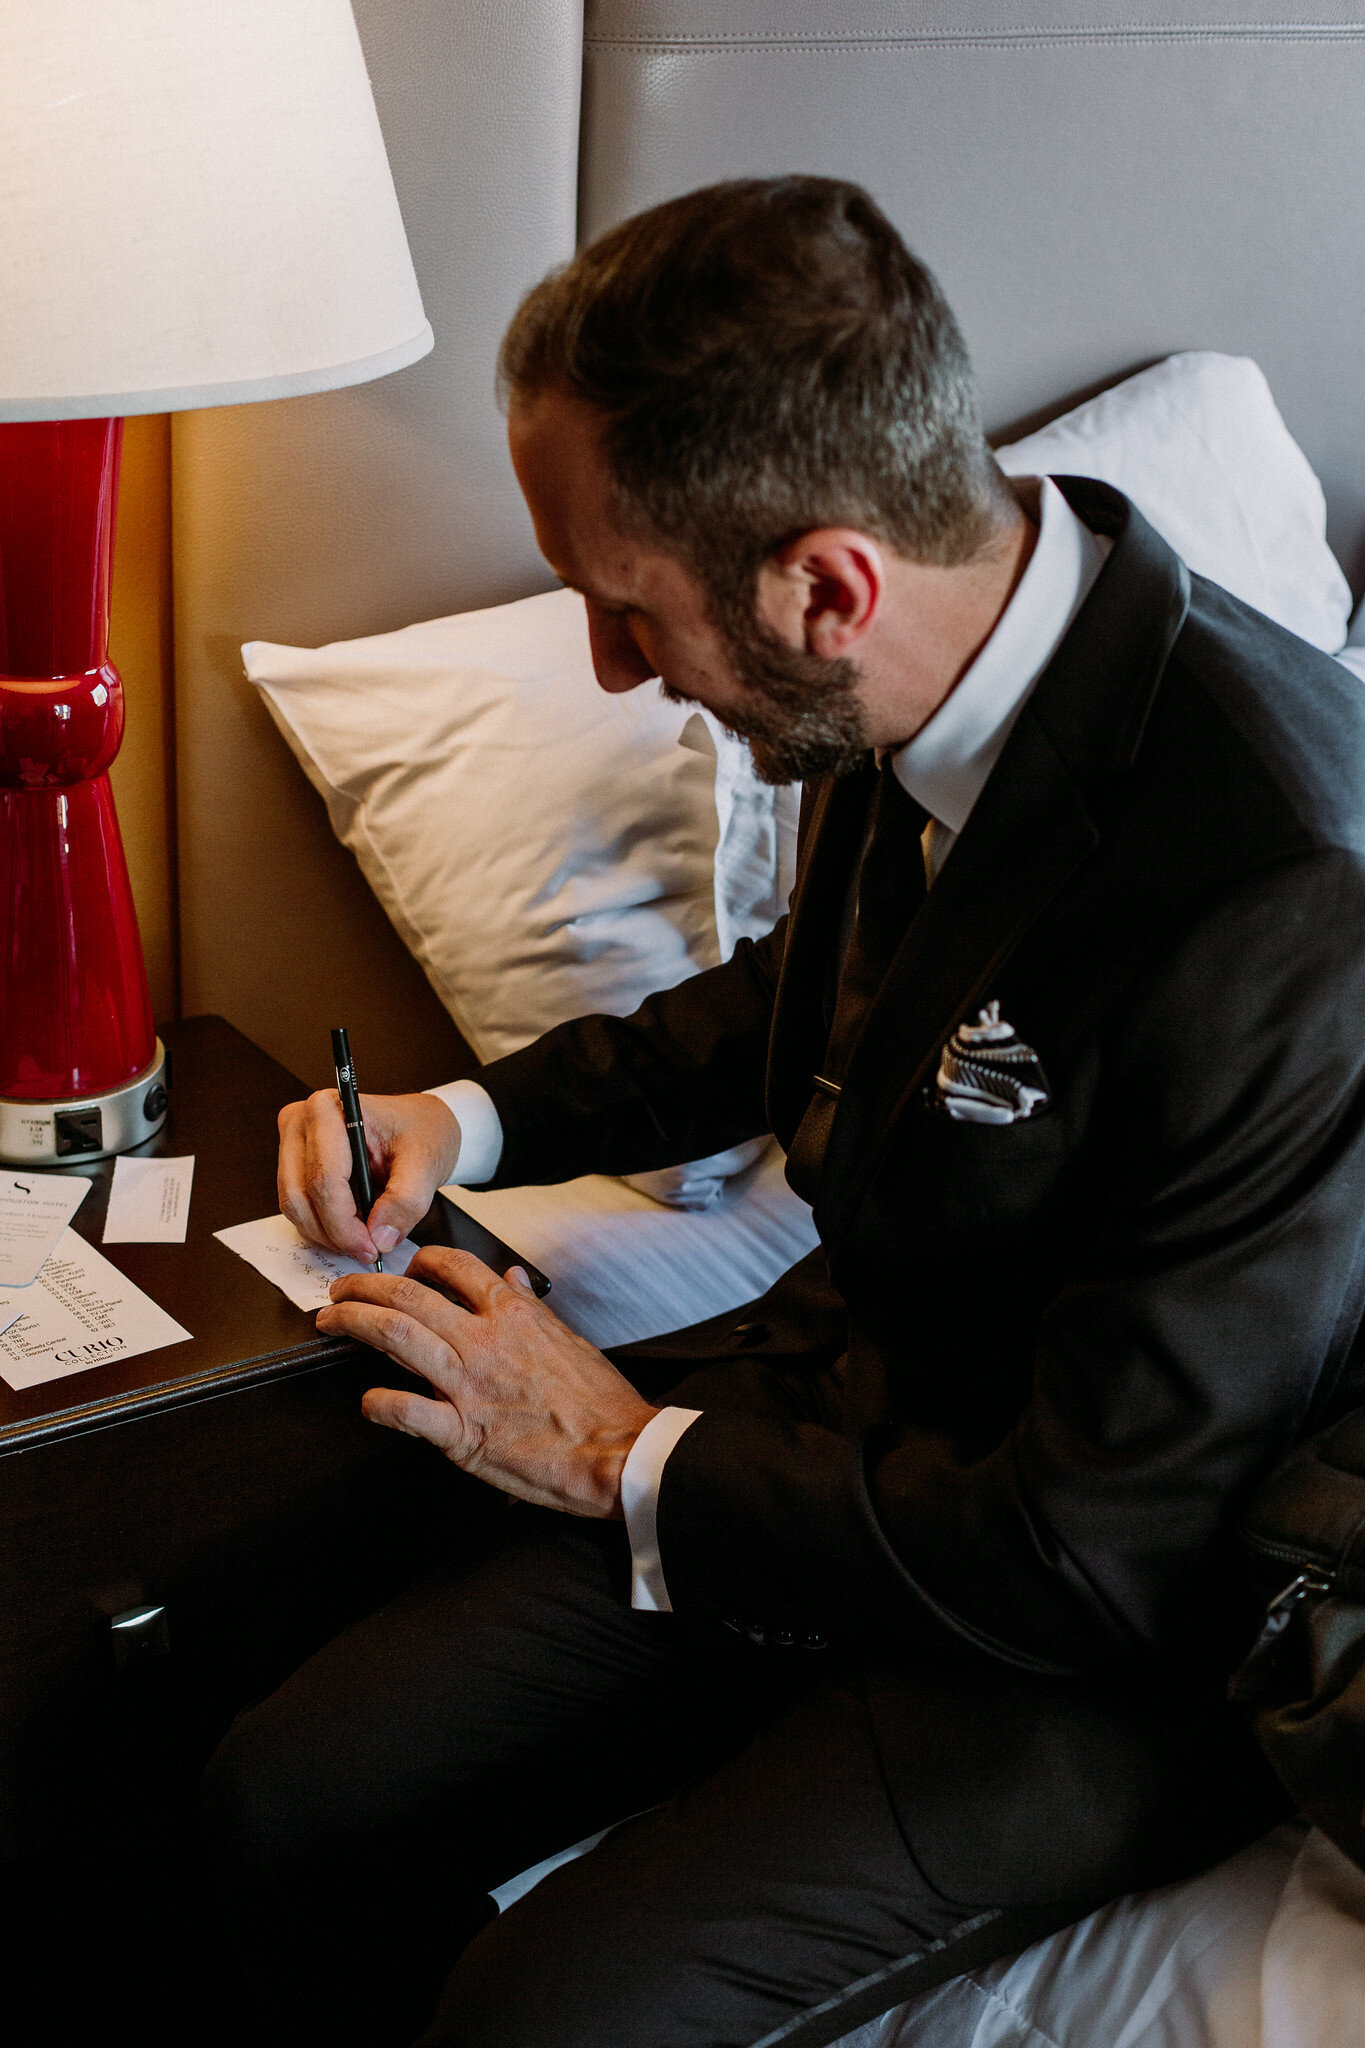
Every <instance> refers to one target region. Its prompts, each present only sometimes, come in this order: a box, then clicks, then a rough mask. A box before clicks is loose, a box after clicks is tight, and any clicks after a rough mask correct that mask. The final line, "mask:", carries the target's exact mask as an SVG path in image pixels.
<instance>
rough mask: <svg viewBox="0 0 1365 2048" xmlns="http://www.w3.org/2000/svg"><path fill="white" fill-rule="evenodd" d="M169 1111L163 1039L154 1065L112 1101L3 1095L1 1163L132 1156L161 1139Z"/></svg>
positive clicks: (71, 1161)
mask: <svg viewBox="0 0 1365 2048" xmlns="http://www.w3.org/2000/svg"><path fill="white" fill-rule="evenodd" d="M168 1107H169V1102H168V1099H167V1095H166V1048H165V1046H164V1045H163V1044H162V1043H161V1040H160V1039H159V1038H158V1039H157V1041H156V1051H155V1053H154V1054H153V1056H152V1062H151V1065H150V1066H148V1067H144V1068H143V1070H142V1072H141V1073H140V1074H139V1075H137V1077H136V1078H135V1079H134V1080H132V1081H128V1082H125V1084H124V1085H123V1087H122V1088H115V1089H112V1090H111V1091H110V1092H109V1093H108V1094H107V1095H71V1096H67V1097H65V1098H62V1099H59V1100H57V1101H44V1102H19V1101H17V1100H16V1099H15V1098H14V1097H13V1096H8V1095H0V1162H2V1163H3V1164H4V1165H6V1166H33V1167H40V1166H80V1165H82V1164H83V1163H84V1162H85V1161H86V1160H88V1159H104V1158H107V1157H108V1155H109V1153H111V1152H128V1151H131V1149H132V1147H133V1146H134V1145H143V1144H145V1143H146V1141H147V1139H148V1138H152V1137H155V1136H156V1133H157V1132H158V1131H159V1130H160V1129H161V1126H162V1125H163V1124H164V1123H165V1121H166V1111H167V1109H168Z"/></svg>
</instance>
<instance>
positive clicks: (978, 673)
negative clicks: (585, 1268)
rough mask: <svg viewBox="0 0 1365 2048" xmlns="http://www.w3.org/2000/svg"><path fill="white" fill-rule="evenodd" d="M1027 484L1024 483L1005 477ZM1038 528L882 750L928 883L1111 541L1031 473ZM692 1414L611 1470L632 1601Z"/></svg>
mask: <svg viewBox="0 0 1365 2048" xmlns="http://www.w3.org/2000/svg"><path fill="white" fill-rule="evenodd" d="M1012 481H1013V483H1014V484H1015V486H1016V487H1023V489H1025V490H1026V489H1027V488H1028V486H1029V483H1030V479H1028V478H1025V477H1021V478H1016V479H1013V480H1012ZM1038 512H1039V532H1038V538H1037V540H1036V542H1035V543H1034V548H1033V553H1032V555H1031V556H1030V558H1029V563H1028V567H1027V568H1026V569H1025V571H1024V573H1023V575H1022V577H1021V578H1020V579H1019V583H1018V585H1017V587H1016V589H1015V592H1014V595H1013V597H1012V598H1011V599H1010V601H1009V603H1008V605H1007V606H1006V607H1005V610H1004V612H1003V613H1002V614H1001V617H1000V619H999V621H998V623H997V625H996V628H995V631H994V632H993V633H992V634H991V637H990V639H989V640H988V641H987V642H986V644H985V646H984V647H983V648H982V650H981V652H980V653H979V654H978V655H977V657H976V660H975V661H974V662H973V663H972V665H971V667H970V668H969V669H968V670H967V672H966V674H965V675H964V676H963V677H962V678H961V680H960V681H959V682H958V684H957V686H956V687H955V688H954V689H953V690H952V691H950V693H949V694H948V696H947V697H945V699H944V700H943V702H942V704H940V706H939V708H938V710H937V711H936V712H935V713H934V715H933V717H932V718H930V719H929V721H928V723H927V724H925V725H923V726H921V728H920V730H919V731H918V732H917V733H916V734H915V737H914V738H913V739H912V740H909V741H907V743H906V745H905V746H903V747H902V748H901V749H900V750H899V752H898V753H897V754H896V755H895V756H894V757H893V760H892V767H893V768H894V770H895V774H896V779H897V781H898V782H899V783H900V784H901V786H902V787H903V788H904V789H906V790H908V791H909V793H910V795H911V796H912V797H914V798H915V800H916V802H917V803H920V804H922V805H923V806H924V808H925V810H926V811H928V813H929V823H928V825H927V826H926V828H925V833H924V857H925V866H926V869H927V872H928V877H929V882H930V884H931V886H932V884H933V882H934V881H935V880H936V879H937V876H938V874H939V871H940V869H941V868H942V866H943V863H944V861H945V860H947V858H948V855H949V854H950V853H951V852H952V849H953V846H954V843H955V842H956V840H957V837H958V834H959V833H960V832H961V830H962V828H963V826H964V825H965V824H966V822H967V819H968V817H969V816H970V815H971V812H972V808H973V806H974V805H975V803H976V800H977V798H978V797H979V796H980V794H981V792H982V790H983V789H984V788H985V786H986V780H987V778H988V776H989V775H990V772H991V770H992V769H993V768H994V766H995V764H996V762H997V761H998V760H999V758H1000V755H1001V753H1002V752H1003V751H1004V746H1005V742H1006V740H1007V739H1008V738H1009V736H1010V733H1011V731H1012V730H1013V728H1014V722H1015V720H1016V719H1017V718H1018V716H1019V713H1020V712H1021V711H1022V710H1023V708H1024V705H1025V704H1026V702H1027V701H1028V697H1029V694H1030V692H1031V691H1032V689H1033V686H1034V684H1035V683H1036V682H1037V680H1038V678H1039V676H1041V674H1042V673H1043V670H1044V669H1045V668H1046V667H1047V665H1048V663H1049V662H1050V661H1051V659H1052V657H1053V655H1054V654H1055V653H1056V651H1057V649H1058V647H1059V646H1060V645H1061V642H1062V640H1063V639H1064V638H1065V636H1066V633H1067V631H1068V629H1069V627H1070V625H1071V622H1072V620H1073V619H1074V618H1075V616H1076V614H1077V612H1078V611H1079V610H1080V608H1081V606H1082V605H1083V604H1084V603H1085V600H1086V598H1087V597H1088V596H1089V595H1090V591H1091V589H1092V587H1093V585H1094V582H1095V579H1096V577H1097V576H1098V575H1099V573H1100V570H1101V569H1102V568H1103V567H1104V563H1105V558H1106V557H1107V555H1108V553H1109V549H1110V545H1111V543H1110V542H1108V541H1107V540H1101V539H1100V538H1099V537H1098V536H1097V535H1095V534H1093V533H1091V531H1090V529H1089V528H1088V527H1087V526H1085V525H1084V524H1083V523H1082V522H1081V521H1080V520H1079V519H1078V518H1077V517H1076V515H1075V513H1074V512H1073V511H1072V510H1071V507H1070V506H1069V505H1068V504H1067V502H1066V499H1065V498H1064V497H1063V496H1062V494H1061V492H1060V491H1059V490H1058V488H1057V486H1056V484H1054V483H1053V482H1052V480H1051V478H1049V477H1044V478H1043V479H1042V480H1041V490H1040V493H1039V506H1038ZM427 1092H428V1093H429V1094H431V1095H439V1096H440V1098H441V1100H442V1102H444V1103H445V1104H446V1105H447V1107H448V1108H449V1109H451V1110H452V1111H453V1112H454V1115H455V1117H456V1119H457V1121H458V1123H459V1125H460V1130H461V1134H462V1136H461V1145H460V1158H459V1164H458V1167H457V1169H456V1172H455V1174H454V1176H453V1178H454V1179H455V1180H456V1181H457V1182H459V1183H461V1184H463V1185H465V1186H470V1185H472V1184H474V1183H476V1182H479V1181H485V1180H490V1179H491V1178H492V1176H493V1174H494V1173H496V1172H497V1167H498V1160H499V1158H500V1157H501V1155H502V1144H503V1135H502V1123H501V1121H500V1119H499V1117H498V1112H497V1110H496V1108H495V1107H494V1104H493V1100H492V1097H491V1096H490V1095H489V1094H488V1093H487V1091H486V1090H485V1089H483V1088H481V1087H480V1086H479V1084H478V1082H477V1081H451V1082H448V1083H447V1084H446V1085H445V1086H443V1087H440V1088H432V1089H429V1090H428V1091H427ZM700 1413H701V1411H700V1409H697V1408H662V1409H660V1411H659V1413H658V1414H657V1415H656V1416H655V1417H654V1419H653V1420H652V1421H651V1422H649V1423H647V1424H646V1426H645V1428H644V1429H642V1430H641V1432H640V1434H639V1436H638V1437H637V1438H636V1439H635V1442H634V1444H633V1446H632V1447H631V1452H630V1456H629V1457H628V1458H627V1459H626V1464H625V1470H624V1471H623V1473H622V1475H621V1506H622V1511H623V1513H624V1515H625V1521H626V1531H627V1534H628V1535H629V1538H630V1555H631V1565H632V1576H631V1605H632V1607H637V1608H643V1609H645V1610H646V1611H648V1612H652V1613H660V1614H671V1613H672V1611H673V1608H672V1602H671V1601H670V1599H669V1597H668V1587H667V1585H666V1583H665V1580H664V1571H663V1563H662V1560H661V1559H660V1556H659V1536H658V1506H659V1488H660V1485H661V1483H662V1481H663V1471H664V1465H665V1463H666V1461H667V1459H668V1456H669V1453H670V1452H671V1451H672V1449H673V1446H674V1445H675V1444H676V1443H677V1441H678V1439H679V1437H681V1436H682V1435H683V1433H684V1431H685V1430H686V1429H688V1428H689V1426H690V1425H691V1424H692V1423H693V1422H695V1421H696V1419H697V1416H698V1415H699V1414H700Z"/></svg>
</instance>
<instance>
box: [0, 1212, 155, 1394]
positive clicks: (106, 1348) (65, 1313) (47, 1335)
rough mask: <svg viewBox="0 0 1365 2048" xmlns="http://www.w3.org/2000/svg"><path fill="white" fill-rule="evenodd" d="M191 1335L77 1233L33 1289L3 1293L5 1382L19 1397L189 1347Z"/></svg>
mask: <svg viewBox="0 0 1365 2048" xmlns="http://www.w3.org/2000/svg"><path fill="white" fill-rule="evenodd" d="M189 1335H190V1333H189V1331H188V1330H182V1329H181V1327H180V1325H179V1323H177V1322H176V1321H175V1319H174V1317H172V1316H168V1315H167V1314H166V1311H165V1309H164V1308H158V1306H157V1304H156V1303H155V1302H154V1301H153V1300H152V1299H151V1298H150V1296H149V1295H146V1294H144V1293H143V1292H142V1289H141V1288H140V1287H134V1285H133V1283H132V1281H131V1280H128V1279H125V1278H124V1276H123V1274H122V1273H120V1271H119V1269H118V1267H117V1266H111V1265H110V1263H109V1261H108V1259H106V1258H104V1257H103V1256H102V1255H101V1253H99V1252H97V1251H96V1250H95V1247H94V1246H93V1245H92V1244H87V1243H86V1241H85V1239H84V1238H83V1237H78V1236H77V1234H76V1232H75V1231H74V1230H68V1231H67V1232H66V1233H65V1235H64V1236H63V1237H62V1238H61V1239H60V1240H59V1242H58V1244H57V1248H56V1250H55V1251H54V1252H53V1253H52V1254H51V1256H50V1257H49V1258H48V1260H47V1262H46V1263H45V1265H44V1266H43V1270H42V1272H41V1273H40V1274H39V1275H38V1278H37V1279H36V1280H35V1281H34V1282H33V1284H32V1286H31V1287H28V1288H24V1289H22V1290H9V1289H0V1379H3V1380H5V1381H6V1382H7V1383H8V1384H9V1385H10V1386H11V1387H14V1388H16V1389H18V1388H23V1387H40V1386H42V1385H43V1383H44V1381H46V1380H60V1379H65V1377H66V1376H67V1374H68V1373H73V1372H88V1371H89V1369H90V1367H91V1366H92V1365H109V1364H111V1363H112V1362H113V1361H114V1360H115V1359H123V1358H137V1357H140V1355H141V1354H142V1353H143V1352H144V1351H159V1350H161V1348H162V1346H163V1345H165V1344H185V1343H188V1341H189Z"/></svg>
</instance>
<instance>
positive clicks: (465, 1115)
mask: <svg viewBox="0 0 1365 2048" xmlns="http://www.w3.org/2000/svg"><path fill="white" fill-rule="evenodd" d="M422 1092H423V1094H424V1095H435V1096H438V1097H439V1098H440V1100H441V1101H442V1102H443V1103H444V1104H445V1106H446V1108H447V1109H448V1110H449V1111H450V1113H451V1115H452V1116H453V1117H454V1118H455V1121H456V1123H457V1124H458V1125H459V1126H460V1156H459V1158H458V1159H457V1160H456V1162H455V1171H454V1173H452V1174H451V1176H450V1185H451V1186H452V1187H457V1188H471V1187H476V1186H477V1185H478V1184H479V1182H480V1181H485V1180H492V1178H493V1175H494V1174H495V1173H496V1172H497V1170H498V1161H499V1160H500V1159H501V1158H502V1118H501V1117H500V1116H499V1115H498V1112H497V1110H496V1108H495V1107H494V1105H493V1098H492V1096H491V1095H490V1094H489V1092H488V1090H487V1089H486V1088H480V1086H479V1084H478V1082H477V1081H446V1082H445V1083H443V1085H442V1086H441V1087H439V1088H424V1089H423V1091H422Z"/></svg>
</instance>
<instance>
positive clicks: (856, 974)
mask: <svg viewBox="0 0 1365 2048" xmlns="http://www.w3.org/2000/svg"><path fill="white" fill-rule="evenodd" d="M928 822H929V813H928V811H926V810H925V808H924V806H923V805H922V804H918V803H916V802H915V799H914V798H913V797H912V796H910V795H909V794H908V793H907V792H906V791H905V790H904V789H903V788H902V786H901V784H900V783H899V781H898V780H897V779H896V774H895V771H894V769H893V768H892V766H891V757H890V755H889V754H888V755H887V756H886V757H885V758H884V759H883V761H882V764H881V768H880V770H879V771H878V777H877V793H876V796H875V798H874V800H873V807H872V827H871V831H870V833H869V835H868V840H867V845H866V847H865V848H864V851H863V857H862V861H861V864H860V865H859V868H858V880H857V911H856V914H855V917H854V923H853V935H852V937H851V938H850V940H849V944H848V951H847V952H846V954H845V955H844V962H843V967H842V969H841V971H840V975H839V986H838V993H837V996H836V998H835V1005H834V1019H833V1022H832V1023H831V1025H830V1032H829V1041H828V1044H827V1046H826V1050H825V1057H824V1060H823V1062H822V1064H821V1070H820V1072H819V1074H816V1075H812V1077H811V1079H812V1082H813V1085H814V1089H815V1093H814V1095H813V1097H812V1099H811V1105H810V1108H809V1109H808V1110H807V1111H806V1114H805V1116H804V1117H803V1118H802V1119H801V1124H800V1128H799V1129H798V1131H797V1133H796V1136H795V1137H794V1138H793V1140H792V1145H791V1150H790V1152H789V1153H788V1156H787V1179H788V1181H789V1182H790V1183H791V1185H792V1187H794V1188H795V1189H796V1192H797V1193H798V1194H799V1195H801V1196H802V1197H804V1199H805V1200H806V1201H808V1202H810V1201H814V1199H815V1189H816V1186H817V1185H818V1183H819V1179H820V1171H821V1168H822V1166H823V1165H824V1157H825V1146H826V1144H827V1143H828V1140H829V1127H830V1124H831V1123H832V1122H833V1119H834V1105H835V1103H836V1102H837V1100H838V1097H839V1090H840V1088H841V1087H842V1085H843V1078H844V1073H845V1070H846V1069H847V1066H848V1062H849V1058H850V1056H851V1054H852V1051H853V1047H854V1045H855V1043H856V1042H857V1039H858V1036H859V1033H860V1032H861V1030H862V1027H863V1022H864V1020H865V1018H866V1016H867V1013H868V1011H869V1009H870V1008H871V1007H872V1004H873V1002H874V1001H875V1000H876V996H877V992H878V990H879V989H880V988H881V985H882V983H883V982H884V981H885V979H886V974H887V969H888V968H889V967H890V965H891V962H892V960H893V959H894V958H895V956H896V953H897V951H898V949H899V947H900V943H901V940H902V939H903V938H904V937H905V934H906V932H907V931H908V930H909V929H910V926H911V924H912V923H913V921H914V919H915V917H916V915H917V914H918V912H919V909H920V906H921V905H922V904H923V902H924V898H925V895H926V894H927V892H928V886H929V884H928V878H927V876H926V874H925V871H924V851H923V848H922V846H921V843H920V840H921V835H922V833H923V831H924V828H925V826H926V825H927V824H928Z"/></svg>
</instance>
